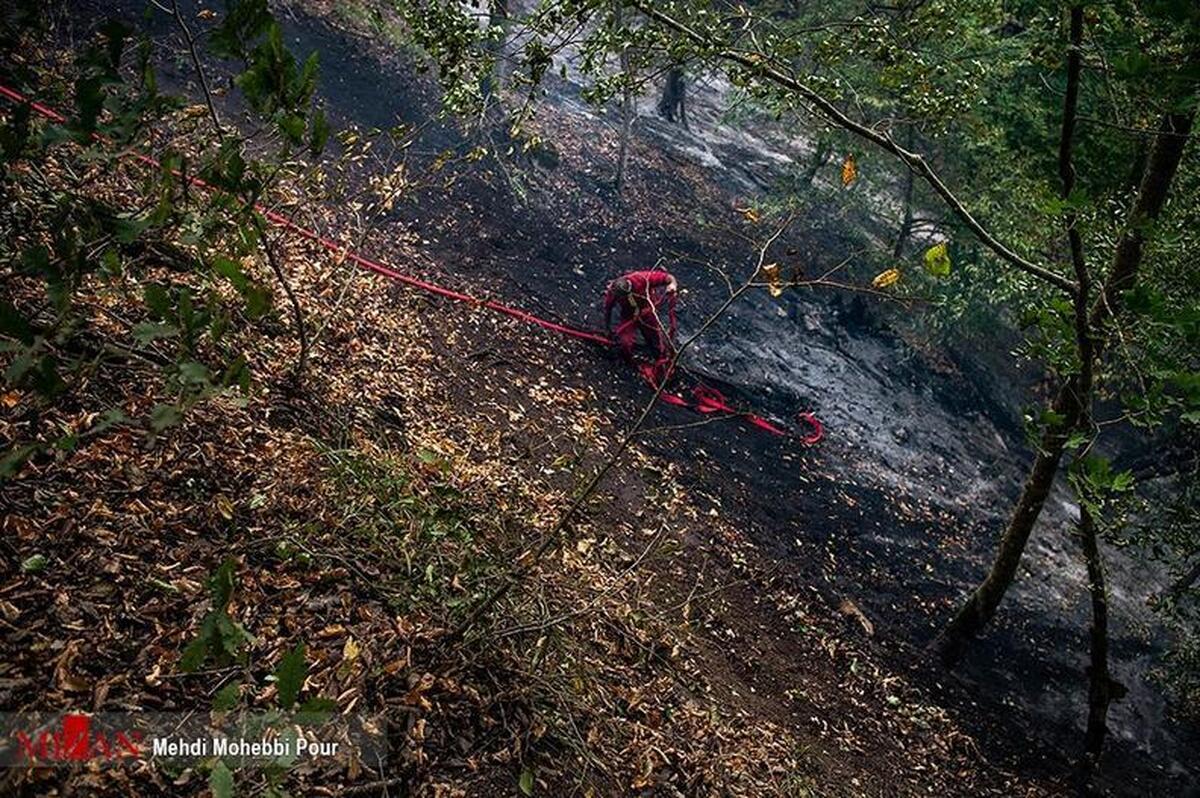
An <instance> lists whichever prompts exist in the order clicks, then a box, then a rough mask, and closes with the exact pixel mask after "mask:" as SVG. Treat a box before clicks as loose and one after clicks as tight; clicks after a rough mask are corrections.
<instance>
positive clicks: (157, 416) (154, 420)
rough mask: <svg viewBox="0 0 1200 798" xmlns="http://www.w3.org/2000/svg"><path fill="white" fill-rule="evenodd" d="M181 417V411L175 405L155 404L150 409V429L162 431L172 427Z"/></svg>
mask: <svg viewBox="0 0 1200 798" xmlns="http://www.w3.org/2000/svg"><path fill="white" fill-rule="evenodd" d="M182 419H183V413H181V412H180V411H179V408H178V407H176V406H175V405H167V404H157V405H155V406H154V409H153V410H151V411H150V429H152V430H154V431H155V432H162V431H163V430H165V429H167V428H168V427H173V426H175V425H176V424H178V423H179V422H180V421H181V420H182Z"/></svg>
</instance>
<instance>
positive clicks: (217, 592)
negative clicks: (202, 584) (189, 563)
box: [208, 557, 237, 611]
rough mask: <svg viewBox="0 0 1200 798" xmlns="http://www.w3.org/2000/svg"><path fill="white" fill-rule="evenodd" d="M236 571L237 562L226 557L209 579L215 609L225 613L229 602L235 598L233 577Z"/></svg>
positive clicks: (209, 588)
mask: <svg viewBox="0 0 1200 798" xmlns="http://www.w3.org/2000/svg"><path fill="white" fill-rule="evenodd" d="M236 569H237V560H235V559H233V558H232V557H226V558H225V561H224V562H222V563H221V565H220V567H218V568H217V570H216V571H214V572H213V575H212V576H211V577H210V578H209V580H208V590H209V594H210V595H211V596H212V604H213V609H215V610H222V611H224V609H225V608H226V607H228V606H229V601H230V599H232V598H233V576H234V571H235V570H236Z"/></svg>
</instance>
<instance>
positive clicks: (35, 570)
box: [21, 554, 50, 574]
mask: <svg viewBox="0 0 1200 798" xmlns="http://www.w3.org/2000/svg"><path fill="white" fill-rule="evenodd" d="M49 563H50V561H49V560H47V559H46V555H45V554H34V555H32V556H30V557H27V558H25V560H24V561H23V562H22V563H21V573H23V574H40V573H41V572H42V571H44V570H46V566H47V565H48V564H49Z"/></svg>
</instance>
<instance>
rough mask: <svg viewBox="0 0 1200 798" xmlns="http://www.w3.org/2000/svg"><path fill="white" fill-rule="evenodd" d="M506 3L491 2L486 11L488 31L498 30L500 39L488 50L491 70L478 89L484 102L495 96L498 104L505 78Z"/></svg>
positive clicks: (503, 0)
mask: <svg viewBox="0 0 1200 798" xmlns="http://www.w3.org/2000/svg"><path fill="white" fill-rule="evenodd" d="M508 3H509V0H492V3H491V7H490V8H489V10H488V23H487V24H488V29H489V30H492V29H498V30H499V31H500V37H499V38H498V39H497V40H496V41H495V42H493V43H492V44H491V46H490V48H489V49H490V50H491V56H492V59H493V62H492V69H491V71H490V72H489V73H488V74H487V75H485V76H484V77H483V84H482V85H481V86H480V87H479V89H480V92H481V93H482V95H483V98H484V102H490V101H492V99H493V97H492V95H497V97H496V98H495V99H496V101H497V102H498V100H499V97H498V95H499V93H500V90H501V88H503V86H504V80H505V78H506V76H507V71H508V64H507V63H506V61H505V57H506V56H507V54H508Z"/></svg>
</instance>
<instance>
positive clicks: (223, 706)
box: [212, 681, 242, 712]
mask: <svg viewBox="0 0 1200 798" xmlns="http://www.w3.org/2000/svg"><path fill="white" fill-rule="evenodd" d="M241 697H242V683H241V682H236V681H235V682H230V683H229V684H227V685H225V686H224V687H222V688H221V689H220V690H218V691H217V694H216V695H215V696H213V702H212V708H213V711H214V712H228V711H229V710H231V709H233V708H234V707H236V706H237V704H238V701H239V700H240V699H241Z"/></svg>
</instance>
